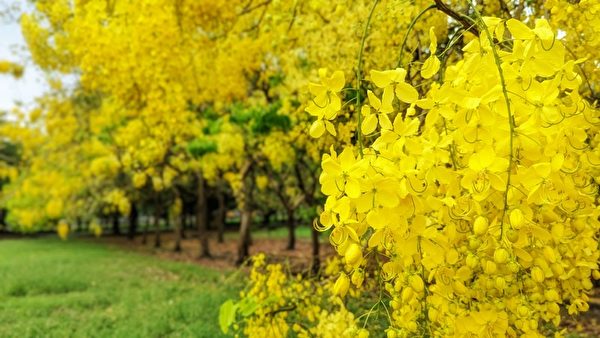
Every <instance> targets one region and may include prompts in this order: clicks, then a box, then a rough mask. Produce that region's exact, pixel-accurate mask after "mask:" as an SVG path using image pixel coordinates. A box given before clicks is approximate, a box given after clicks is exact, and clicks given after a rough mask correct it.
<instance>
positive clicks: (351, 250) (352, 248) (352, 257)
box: [344, 243, 363, 266]
mask: <svg viewBox="0 0 600 338" xmlns="http://www.w3.org/2000/svg"><path fill="white" fill-rule="evenodd" d="M344 257H345V258H346V264H348V265H351V266H358V265H359V264H360V262H361V261H362V258H363V256H362V249H361V247H360V245H358V244H356V243H352V244H350V245H349V246H348V248H347V249H346V252H345V254H344Z"/></svg>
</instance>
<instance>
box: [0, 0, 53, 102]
mask: <svg viewBox="0 0 600 338" xmlns="http://www.w3.org/2000/svg"><path fill="white" fill-rule="evenodd" d="M21 1H22V0H21ZM13 2H14V1H13V0H0V11H2V10H4V9H6V8H7V7H8V6H9V5H10V4H11V3H13ZM23 2H24V1H23ZM0 60H7V61H12V62H16V63H18V64H21V65H23V66H25V73H24V74H23V77H21V78H20V79H15V78H13V77H12V76H10V75H6V74H0V111H10V109H12V108H13V107H14V105H15V102H21V103H23V104H24V105H26V106H28V105H31V104H32V102H34V100H35V98H36V97H38V96H40V95H41V94H43V93H44V91H45V89H46V84H45V79H44V73H43V72H42V71H41V70H39V68H37V67H35V66H34V65H33V63H32V62H31V58H30V56H29V54H28V53H27V52H26V45H25V40H24V39H23V35H22V34H21V28H20V26H19V24H18V22H15V20H14V18H7V17H0Z"/></svg>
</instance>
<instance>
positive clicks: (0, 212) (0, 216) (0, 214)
mask: <svg viewBox="0 0 600 338" xmlns="http://www.w3.org/2000/svg"><path fill="white" fill-rule="evenodd" d="M5 228H6V209H5V208H0V231H4V230H6V229H5Z"/></svg>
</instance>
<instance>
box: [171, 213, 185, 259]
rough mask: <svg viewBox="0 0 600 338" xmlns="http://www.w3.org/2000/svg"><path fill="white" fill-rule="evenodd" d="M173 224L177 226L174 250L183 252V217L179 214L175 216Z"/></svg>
mask: <svg viewBox="0 0 600 338" xmlns="http://www.w3.org/2000/svg"><path fill="white" fill-rule="evenodd" d="M173 218H174V219H173V226H174V227H175V247H174V248H173V251H175V252H181V237H182V235H183V224H182V223H181V217H180V216H178V215H174V216H173Z"/></svg>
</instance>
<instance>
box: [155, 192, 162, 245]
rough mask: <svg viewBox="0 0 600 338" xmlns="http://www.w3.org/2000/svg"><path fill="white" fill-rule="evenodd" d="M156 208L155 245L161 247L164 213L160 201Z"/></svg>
mask: <svg viewBox="0 0 600 338" xmlns="http://www.w3.org/2000/svg"><path fill="white" fill-rule="evenodd" d="M155 208H156V209H155V210H154V247H155V248H160V218H161V215H162V212H161V207H160V203H159V202H157V203H156V206H155Z"/></svg>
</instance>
